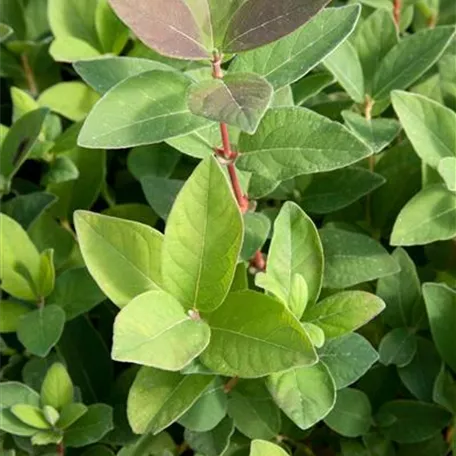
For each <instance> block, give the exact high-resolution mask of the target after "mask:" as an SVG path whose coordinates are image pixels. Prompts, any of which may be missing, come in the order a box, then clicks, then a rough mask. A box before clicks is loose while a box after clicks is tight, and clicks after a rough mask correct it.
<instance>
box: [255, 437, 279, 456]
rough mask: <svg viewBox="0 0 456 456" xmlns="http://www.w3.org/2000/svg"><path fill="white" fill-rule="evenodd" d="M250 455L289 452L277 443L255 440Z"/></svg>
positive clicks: (271, 455)
mask: <svg viewBox="0 0 456 456" xmlns="http://www.w3.org/2000/svg"><path fill="white" fill-rule="evenodd" d="M249 456H288V453H287V452H286V451H285V450H283V449H282V448H281V447H279V446H278V445H276V444H275V443H271V442H267V441H266V440H253V441H252V446H251V447H250V453H249Z"/></svg>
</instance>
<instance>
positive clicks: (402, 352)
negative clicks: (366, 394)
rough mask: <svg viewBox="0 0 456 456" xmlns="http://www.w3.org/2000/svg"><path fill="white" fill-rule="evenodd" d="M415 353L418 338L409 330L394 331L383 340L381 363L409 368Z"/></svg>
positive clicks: (380, 346)
mask: <svg viewBox="0 0 456 456" xmlns="http://www.w3.org/2000/svg"><path fill="white" fill-rule="evenodd" d="M387 309H388V307H387ZM385 312H386V310H385ZM415 353H416V336H415V334H414V333H413V332H412V331H410V330H409V329H407V328H395V329H393V330H392V331H390V332H389V333H387V334H386V335H385V336H384V337H383V338H382V340H381V341H380V345H379V347H378V354H379V355H380V362H381V363H382V364H384V365H385V366H389V365H390V364H394V365H395V366H398V367H403V366H407V364H409V363H410V361H412V358H413V357H414V356H415Z"/></svg>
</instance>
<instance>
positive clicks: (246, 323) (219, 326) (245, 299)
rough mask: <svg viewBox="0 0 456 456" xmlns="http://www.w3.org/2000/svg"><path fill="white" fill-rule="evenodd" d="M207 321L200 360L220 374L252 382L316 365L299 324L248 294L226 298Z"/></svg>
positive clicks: (268, 301) (282, 309)
mask: <svg viewBox="0 0 456 456" xmlns="http://www.w3.org/2000/svg"><path fill="white" fill-rule="evenodd" d="M206 320H207V322H208V324H209V326H210V327H211V333H212V336H211V341H210V343H209V346H208V348H207V349H206V350H205V351H204V352H203V354H202V355H201V359H202V361H203V363H204V364H205V365H206V366H207V367H209V368H210V369H212V370H213V371H215V372H218V373H220V374H223V375H227V376H240V377H245V378H254V377H261V376H264V375H267V374H270V373H273V372H279V371H282V370H286V369H289V368H291V367H299V366H307V365H311V364H314V363H315V362H316V354H315V351H314V349H313V347H312V343H311V342H310V340H309V338H308V336H307V334H306V332H305V331H304V329H303V328H302V327H301V325H300V324H299V322H298V321H297V320H296V318H295V317H294V316H293V315H292V314H291V312H289V311H288V310H287V309H286V308H285V306H284V305H283V304H282V303H280V302H279V301H276V300H275V299H272V298H270V297H268V296H265V295H262V294H260V293H256V292H253V291H240V292H234V293H230V294H229V295H228V297H227V298H226V299H225V301H224V302H223V304H222V305H221V306H220V307H219V308H218V309H216V311H215V312H212V313H211V314H209V315H207V317H206Z"/></svg>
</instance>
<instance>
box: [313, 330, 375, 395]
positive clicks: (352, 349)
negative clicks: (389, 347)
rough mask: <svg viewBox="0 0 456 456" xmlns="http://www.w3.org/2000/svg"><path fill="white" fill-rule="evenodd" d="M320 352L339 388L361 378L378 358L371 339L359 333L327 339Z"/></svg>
mask: <svg viewBox="0 0 456 456" xmlns="http://www.w3.org/2000/svg"><path fill="white" fill-rule="evenodd" d="M318 354H319V356H320V360H321V361H322V363H323V364H325V365H326V367H327V368H328V369H329V372H330V373H331V376H332V378H333V379H334V382H335V384H336V388H337V389H338V390H340V389H342V388H345V387H347V386H349V385H351V384H352V383H354V382H356V381H357V380H359V379H360V378H361V377H362V376H363V375H364V374H365V373H366V372H367V371H368V370H369V369H370V368H371V367H372V366H373V364H374V363H375V362H376V361H377V360H378V354H377V352H376V351H375V350H374V348H373V347H372V345H371V344H370V343H369V341H367V340H366V339H365V338H364V337H363V336H361V335H360V334H357V333H350V334H345V335H344V336H341V337H337V338H335V339H330V340H328V341H326V342H325V344H324V345H323V347H322V348H321V350H319V351H318Z"/></svg>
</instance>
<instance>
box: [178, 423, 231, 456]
mask: <svg viewBox="0 0 456 456" xmlns="http://www.w3.org/2000/svg"><path fill="white" fill-rule="evenodd" d="M234 430H235V429H234V426H233V421H232V420H231V419H229V418H225V419H224V420H223V421H221V422H220V423H219V424H218V425H217V426H216V427H215V428H213V429H211V430H210V431H206V432H195V431H190V430H188V429H186V430H185V432H184V438H185V441H186V442H187V443H188V444H189V446H190V448H192V449H193V450H195V451H198V452H201V453H202V454H204V455H205V456H219V455H220V454H223V453H224V451H225V450H226V449H227V448H228V445H229V443H230V437H231V436H232V435H233V433H234Z"/></svg>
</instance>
